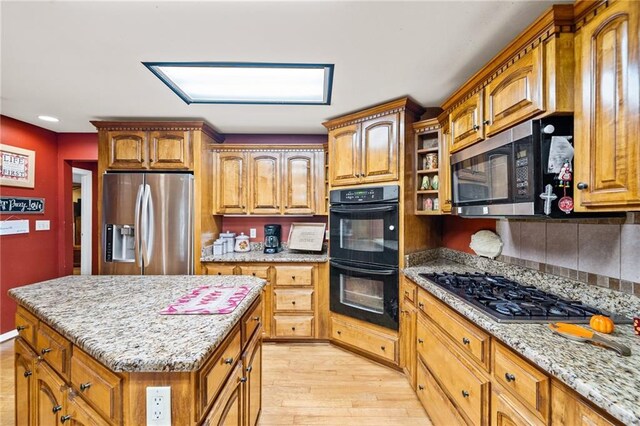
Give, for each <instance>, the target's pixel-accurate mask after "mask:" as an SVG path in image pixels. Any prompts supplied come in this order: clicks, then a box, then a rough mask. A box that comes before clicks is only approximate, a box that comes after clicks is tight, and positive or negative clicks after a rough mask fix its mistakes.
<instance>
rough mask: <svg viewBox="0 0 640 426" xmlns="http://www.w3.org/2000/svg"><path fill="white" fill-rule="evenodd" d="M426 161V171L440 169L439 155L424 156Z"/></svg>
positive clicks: (433, 153)
mask: <svg viewBox="0 0 640 426" xmlns="http://www.w3.org/2000/svg"><path fill="white" fill-rule="evenodd" d="M424 159H425V163H426V164H425V166H426V167H425V169H426V170H431V169H437V168H438V154H436V153H435V152H430V153H429V154H427V155H425V156H424Z"/></svg>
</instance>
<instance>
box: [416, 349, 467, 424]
mask: <svg viewBox="0 0 640 426" xmlns="http://www.w3.org/2000/svg"><path fill="white" fill-rule="evenodd" d="M416 369H417V372H416V394H417V395H418V399H419V400H420V403H421V404H422V406H423V407H424V409H425V411H426V412H427V414H428V415H429V418H430V419H431V421H432V422H433V424H434V425H447V426H456V425H466V424H467V422H466V421H465V420H464V418H463V417H462V416H461V415H460V413H459V412H458V409H457V408H456V407H455V405H453V403H452V402H451V400H450V399H449V397H448V396H447V395H446V393H445V392H444V391H443V390H442V388H440V385H438V382H437V381H436V379H435V378H434V377H433V376H432V375H431V373H430V372H429V370H428V369H427V367H425V365H424V363H423V362H422V360H421V359H419V358H418V362H417V364H416Z"/></svg>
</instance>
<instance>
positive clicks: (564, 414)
mask: <svg viewBox="0 0 640 426" xmlns="http://www.w3.org/2000/svg"><path fill="white" fill-rule="evenodd" d="M551 424H553V425H559V426H572V425H589V426H613V425H616V424H618V422H614V421H613V420H611V421H610V420H608V419H607V418H606V417H605V416H604V415H601V414H599V413H598V412H596V411H595V410H594V409H592V408H591V407H590V406H589V405H588V404H587V403H586V402H584V401H582V399H581V398H580V397H579V396H577V395H574V392H573V391H571V390H569V389H567V388H566V387H565V386H563V385H560V384H558V383H553V384H552V385H551Z"/></svg>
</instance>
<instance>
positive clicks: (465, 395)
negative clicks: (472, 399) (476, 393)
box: [462, 390, 469, 398]
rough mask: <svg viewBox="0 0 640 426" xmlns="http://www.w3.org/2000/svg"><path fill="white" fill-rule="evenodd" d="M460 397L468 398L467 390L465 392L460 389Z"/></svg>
mask: <svg viewBox="0 0 640 426" xmlns="http://www.w3.org/2000/svg"><path fill="white" fill-rule="evenodd" d="M462 397H463V398H469V392H467V391H466V390H463V391H462Z"/></svg>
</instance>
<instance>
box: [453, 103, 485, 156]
mask: <svg viewBox="0 0 640 426" xmlns="http://www.w3.org/2000/svg"><path fill="white" fill-rule="evenodd" d="M482 95H483V92H482V91H479V92H477V93H475V94H473V95H471V96H470V97H469V99H467V100H466V101H464V102H463V103H462V104H460V105H459V106H457V107H456V108H455V109H454V110H453V111H451V114H450V115H449V129H450V130H451V152H456V151H458V150H460V149H462V148H465V147H467V146H469V145H473V144H474V143H476V142H479V141H481V140H483V139H484V137H485V134H484V125H483V124H482V121H483V120H484V115H483V113H482V108H483V98H482Z"/></svg>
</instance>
